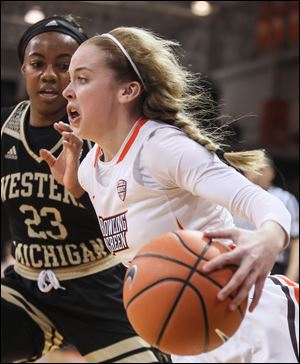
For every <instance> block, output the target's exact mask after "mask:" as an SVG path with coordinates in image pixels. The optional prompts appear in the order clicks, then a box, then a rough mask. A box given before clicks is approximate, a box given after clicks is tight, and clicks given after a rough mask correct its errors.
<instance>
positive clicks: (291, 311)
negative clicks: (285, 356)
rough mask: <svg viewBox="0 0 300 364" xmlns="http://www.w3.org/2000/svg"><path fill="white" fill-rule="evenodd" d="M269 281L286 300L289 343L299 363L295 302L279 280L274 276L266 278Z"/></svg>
mask: <svg viewBox="0 0 300 364" xmlns="http://www.w3.org/2000/svg"><path fill="white" fill-rule="evenodd" d="M268 278H269V279H271V281H272V282H273V283H274V284H276V285H278V286H280V288H281V290H282V292H283V293H284V294H285V297H286V299H287V322H288V327H289V332H290V337H291V342H292V346H293V350H294V354H295V356H296V359H297V361H298V362H299V352H298V344H297V335H296V328H295V316H296V313H295V310H296V308H295V302H294V301H293V300H292V298H291V295H290V292H289V289H288V287H287V286H286V285H284V284H282V283H281V282H280V280H279V279H277V278H275V276H268Z"/></svg>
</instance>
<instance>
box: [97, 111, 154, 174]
mask: <svg viewBox="0 0 300 364" xmlns="http://www.w3.org/2000/svg"><path fill="white" fill-rule="evenodd" d="M147 121H148V119H147V118H143V119H141V120H140V121H139V122H138V124H137V126H136V127H135V129H134V131H133V133H132V135H131V137H130V138H129V140H128V142H127V143H126V145H125V147H124V149H123V150H122V153H121V155H120V157H119V158H118V160H117V163H116V164H118V163H120V162H122V160H123V159H124V158H125V156H126V154H127V153H128V151H129V149H130V147H131V146H132V144H133V142H134V141H135V139H136V137H137V136H138V133H139V131H140V129H141V127H142V126H143V125H144V124H145V123H146V122H147ZM100 153H101V147H100V145H98V147H97V149H96V153H95V159H94V167H96V164H97V160H98V158H99V155H100Z"/></svg>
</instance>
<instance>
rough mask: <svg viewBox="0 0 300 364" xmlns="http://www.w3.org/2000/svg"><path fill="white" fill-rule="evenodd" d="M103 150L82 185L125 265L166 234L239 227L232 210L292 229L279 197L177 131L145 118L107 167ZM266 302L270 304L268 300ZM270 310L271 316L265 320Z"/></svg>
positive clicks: (92, 156)
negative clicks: (151, 242)
mask: <svg viewBox="0 0 300 364" xmlns="http://www.w3.org/2000/svg"><path fill="white" fill-rule="evenodd" d="M99 151H100V147H99V146H97V145H95V146H94V148H93V149H92V150H91V151H90V152H89V153H88V155H87V156H86V158H85V159H84V161H83V162H82V163H81V165H80V167H79V172H78V177H79V182H80V184H81V185H82V187H83V188H84V189H85V190H86V191H87V192H88V193H89V195H90V198H91V201H92V203H93V205H94V208H95V210H96V214H97V216H98V219H99V224H100V228H101V231H102V234H103V237H104V241H105V243H106V245H107V246H108V248H109V249H110V250H111V251H114V252H115V253H116V254H117V255H118V256H119V257H121V259H122V260H123V261H124V263H125V264H126V263H128V262H129V261H131V260H132V258H133V257H134V256H135V254H136V252H137V250H139V249H140V248H141V247H142V246H143V245H144V244H146V243H148V242H149V241H150V240H152V239H153V238H155V237H157V236H158V235H160V234H163V233H166V232H169V231H175V230H178V229H179V228H183V229H185V230H200V231H204V230H215V229H219V228H227V227H231V226H233V220H232V217H231V214H230V213H229V211H231V213H234V214H240V215H241V216H242V217H245V218H247V219H249V220H250V221H251V222H253V223H254V224H255V225H256V226H257V227H259V226H260V225H261V224H262V223H263V222H264V221H267V220H274V221H276V222H278V223H279V224H280V225H281V226H282V227H283V228H284V229H285V231H286V232H287V234H288V232H289V231H290V215H289V213H288V212H287V210H286V209H285V207H284V206H283V204H282V203H281V202H280V201H279V200H278V199H276V198H274V197H273V196H271V195H270V194H268V193H267V192H265V191H263V190H262V189H261V188H259V187H258V186H256V185H253V184H252V183H250V182H249V181H248V180H247V179H246V178H244V177H243V176H242V175H241V174H239V173H238V172H237V171H236V170H234V169H233V168H231V167H228V166H227V165H226V164H224V163H223V162H221V161H220V160H219V159H218V157H217V156H216V155H215V154H212V153H210V152H208V151H207V150H206V149H205V148H204V147H202V146H201V145H199V144H198V143H196V142H194V141H192V140H191V139H189V138H188V137H187V136H186V135H185V134H184V133H182V132H181V131H180V130H178V129H177V128H174V127H172V126H169V125H166V124H164V123H159V122H156V121H151V120H148V121H147V120H140V121H138V122H137V123H136V124H135V125H134V127H133V128H132V130H131V132H130V133H129V135H128V136H127V138H126V140H125V141H124V143H123V145H122V146H121V148H120V150H119V152H118V153H117V154H116V155H115V157H114V158H113V159H112V160H111V161H109V162H102V161H101V158H99ZM228 210H229V211H228ZM266 286H267V285H266ZM276 287H277V286H275V285H274V284H272V288H276ZM279 289H280V288H279V287H278V289H277V290H278V291H279ZM263 296H264V294H263ZM266 297H267V295H266ZM267 299H268V298H267ZM261 301H262V303H260V304H259V306H260V305H261V306H264V303H263V301H264V298H263V297H262V298H261ZM271 305H272V306H273V305H274V302H269V303H268V306H271ZM256 312H259V310H258V308H257V309H256V310H255V311H254V313H252V314H247V315H246V316H252V317H254V318H255V317H256ZM266 313H270V311H268V310H267V312H265V315H264V317H266V316H268V315H267V314H266ZM268 317H269V316H268ZM249 319H250V321H251V320H252V319H251V318H249ZM277 319H278V318H276V320H277ZM271 321H272V322H273V323H274V319H271ZM240 330H241V328H240V329H239V330H238V332H237V333H239V332H240ZM247 334H249V333H248V332H247ZM283 334H284V335H288V334H287V333H286V331H284V332H283ZM230 342H231V340H229V341H228V342H227V343H226V345H228V343H230ZM223 346H225V345H223ZM223 346H222V347H221V348H223ZM235 346H236V344H235ZM237 348H238V347H235V350H237ZM217 350H219V349H217ZM235 350H234V351H235ZM202 355H208V354H202ZM202 355H201V356H197V357H196V359H195V360H196V361H195V362H201V361H198V360H200V358H201V357H202ZM237 355H238V353H237ZM190 358H191V357H190ZM173 359H174V360H175V361H176V360H181V359H180V357H179V359H178V358H176V357H174V358H173ZM216 360H217V359H216ZM279 361H280V360H279ZM290 361H293V360H290Z"/></svg>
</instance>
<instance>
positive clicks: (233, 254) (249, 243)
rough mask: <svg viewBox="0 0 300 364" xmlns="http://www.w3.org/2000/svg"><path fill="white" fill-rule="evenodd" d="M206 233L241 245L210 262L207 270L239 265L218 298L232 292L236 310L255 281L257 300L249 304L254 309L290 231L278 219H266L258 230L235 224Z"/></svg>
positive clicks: (211, 236)
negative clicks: (286, 230)
mask: <svg viewBox="0 0 300 364" xmlns="http://www.w3.org/2000/svg"><path fill="white" fill-rule="evenodd" d="M204 236H206V237H208V238H210V239H215V238H216V239H231V240H232V241H233V242H234V243H235V244H236V245H237V247H236V248H235V249H234V250H232V251H230V252H228V253H224V254H221V255H219V256H218V257H216V258H214V259H212V260H211V261H209V262H208V263H206V264H205V266H204V271H205V272H210V271H213V270H216V269H220V268H222V267H224V266H226V265H230V264H234V265H237V266H239V268H238V269H237V271H236V272H235V273H234V275H233V276H232V278H231V279H230V281H229V282H228V283H227V285H226V286H225V287H223V289H222V290H221V291H220V292H219V294H218V299H220V300H224V299H225V298H227V297H228V296H229V295H231V297H233V299H232V301H231V303H230V306H229V307H230V309H232V310H234V309H235V308H236V307H237V306H238V305H239V304H240V303H242V302H243V301H244V299H245V298H246V297H247V295H248V293H249V290H250V289H251V287H252V286H253V285H255V290H254V296H253V300H252V302H251V304H250V306H249V311H250V312H252V311H253V310H254V309H255V307H256V306H257V304H258V302H259V299H260V297H261V294H262V290H263V286H264V283H265V280H266V278H267V275H268V274H269V272H270V271H271V269H272V268H273V265H274V263H275V261H276V257H277V255H278V253H279V252H280V251H281V249H282V248H283V246H284V244H285V242H286V239H287V234H286V233H285V231H284V230H283V229H282V227H281V226H280V225H279V224H277V223H276V222H273V221H266V222H264V223H263V224H262V226H261V228H260V229H258V230H254V231H250V230H244V229H239V228H231V229H224V230H218V231H213V232H205V233H204Z"/></svg>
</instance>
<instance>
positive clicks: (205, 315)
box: [157, 233, 211, 351]
mask: <svg viewBox="0 0 300 364" xmlns="http://www.w3.org/2000/svg"><path fill="white" fill-rule="evenodd" d="M174 234H175V235H176V236H177V237H178V238H179V240H180V241H182V242H183V240H182V239H181V237H180V236H179V235H178V234H176V233H174ZM183 244H184V242H183ZM210 244H211V241H209V242H208V243H207V244H205V246H204V248H203V250H202V252H201V253H200V255H198V258H197V260H196V262H195V264H194V267H193V268H192V269H191V271H190V273H189V275H188V277H187V278H186V280H185V281H184V283H183V286H182V288H181V290H180V292H179V294H178V296H177V298H176V300H175V302H174V304H173V307H172V308H171V310H170V312H169V314H168V316H167V318H166V320H165V322H164V324H163V326H162V329H161V331H160V334H159V336H158V339H157V346H158V347H159V344H160V342H161V340H162V337H163V335H164V332H165V330H166V328H167V326H168V324H169V322H170V319H171V317H172V315H173V312H174V311H175V308H176V306H177V305H178V302H179V301H180V299H181V297H182V295H183V292H184V291H185V288H186V287H187V285H188V284H189V285H191V284H190V282H189V281H190V279H191V277H192V275H193V274H194V272H195V270H196V269H197V266H198V264H199V262H200V261H201V260H202V259H203V257H204V255H205V254H206V252H207V250H208V249H209V247H210ZM191 286H192V285H191ZM195 290H196V291H197V292H198V293H199V298H200V301H201V305H202V310H203V316H204V323H205V344H204V348H205V351H207V348H208V343H209V335H208V317H207V312H206V307H205V303H204V300H203V297H202V295H201V294H200V292H199V291H198V290H197V289H195Z"/></svg>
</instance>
